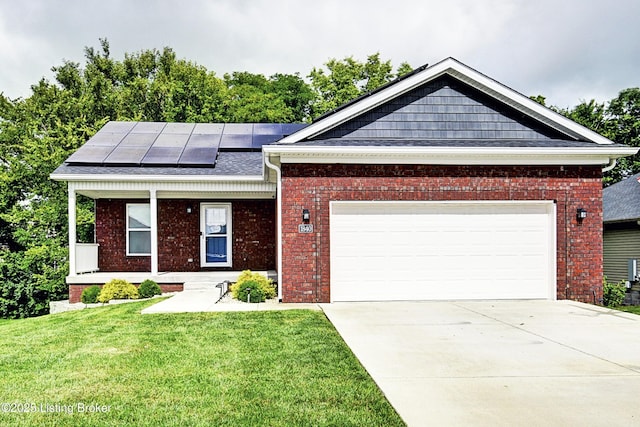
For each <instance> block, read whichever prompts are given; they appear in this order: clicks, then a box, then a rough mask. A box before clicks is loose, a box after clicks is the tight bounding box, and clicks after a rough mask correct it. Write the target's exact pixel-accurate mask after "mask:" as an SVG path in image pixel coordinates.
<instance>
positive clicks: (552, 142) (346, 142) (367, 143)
mask: <svg viewBox="0 0 640 427" xmlns="http://www.w3.org/2000/svg"><path fill="white" fill-rule="evenodd" d="M272 145H288V144H278V143H275V144H272ZM295 146H318V147H394V146H397V147H513V148H569V147H586V148H598V147H602V149H603V150H606V149H610V148H611V147H622V146H623V145H619V144H614V145H597V144H594V143H593V142H585V141H566V140H559V139H532V140H529V139H519V140H491V139H489V140H452V139H446V140H424V139H364V138H363V139H352V138H329V139H320V140H306V141H300V142H296V143H295Z"/></svg>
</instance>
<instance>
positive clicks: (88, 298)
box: [80, 285, 100, 304]
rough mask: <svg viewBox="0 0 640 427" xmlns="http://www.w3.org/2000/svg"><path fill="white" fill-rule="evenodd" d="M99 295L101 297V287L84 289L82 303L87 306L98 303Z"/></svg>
mask: <svg viewBox="0 0 640 427" xmlns="http://www.w3.org/2000/svg"><path fill="white" fill-rule="evenodd" d="M98 295H100V286H98V285H93V286H89V287H88V288H84V290H83V291H82V295H81V296H80V301H82V302H83V303H85V304H94V303H95V302H96V301H98Z"/></svg>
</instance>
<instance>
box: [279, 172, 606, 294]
mask: <svg viewBox="0 0 640 427" xmlns="http://www.w3.org/2000/svg"><path fill="white" fill-rule="evenodd" d="M282 176H283V177H282V199H283V200H282V218H283V220H282V242H283V269H282V270H283V271H282V289H283V301H284V302H316V301H318V302H329V301H330V292H331V289H330V277H329V271H330V270H329V256H330V255H329V202H330V201H334V200H371V201H385V200H387V201H394V200H416V201H445V200H461V201H469V200H555V201H556V203H557V204H556V209H557V297H558V299H572V300H577V301H583V302H590V303H593V302H599V301H600V300H601V298H602V181H601V179H602V174H601V170H600V168H599V167H567V166H565V167H561V166H548V167H527V166H502V167H500V166H429V165H417V166H416V165H339V164H337V165H308V164H284V165H283V166H282ZM577 208H585V209H586V210H587V211H588V217H587V218H586V219H585V220H583V221H582V222H581V223H580V222H578V220H577V219H576V209H577ZM302 209H309V211H310V214H311V223H312V224H314V232H313V233H310V234H299V233H298V224H300V223H301V214H302Z"/></svg>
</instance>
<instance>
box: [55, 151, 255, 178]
mask: <svg viewBox="0 0 640 427" xmlns="http://www.w3.org/2000/svg"><path fill="white" fill-rule="evenodd" d="M56 175H134V176H135V175H138V176H139V175H166V176H170V175H193V176H206V175H213V176H229V177H230V178H232V177H234V176H261V175H262V153H260V152H224V151H222V152H219V153H218V159H217V161H216V165H215V168H211V167H166V166H162V167H139V166H95V165H69V164H67V163H63V164H62V165H61V166H60V167H58V168H57V169H56V170H55V171H54V172H53V174H52V176H53V177H55V176H56Z"/></svg>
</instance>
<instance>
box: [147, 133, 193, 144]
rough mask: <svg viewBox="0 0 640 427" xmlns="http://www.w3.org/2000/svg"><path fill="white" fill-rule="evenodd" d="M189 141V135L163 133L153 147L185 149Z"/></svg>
mask: <svg viewBox="0 0 640 427" xmlns="http://www.w3.org/2000/svg"><path fill="white" fill-rule="evenodd" d="M188 140H189V134H188V133H161V134H160V135H158V138H156V140H155V141H154V142H153V147H180V148H182V147H184V146H185V145H186V144H187V141H188Z"/></svg>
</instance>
